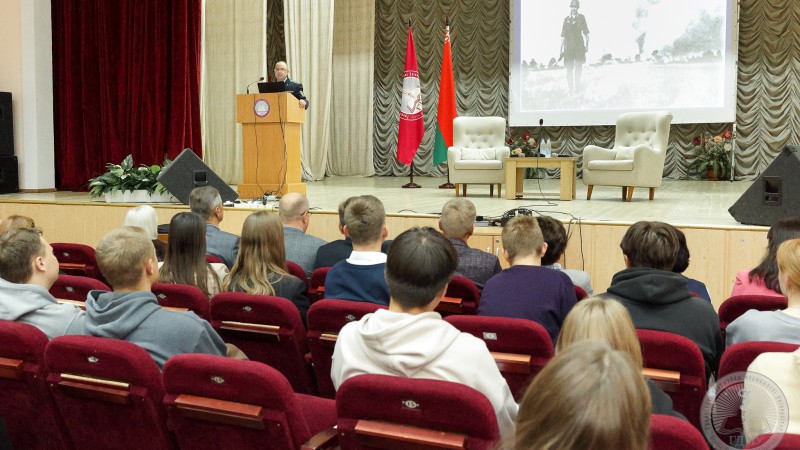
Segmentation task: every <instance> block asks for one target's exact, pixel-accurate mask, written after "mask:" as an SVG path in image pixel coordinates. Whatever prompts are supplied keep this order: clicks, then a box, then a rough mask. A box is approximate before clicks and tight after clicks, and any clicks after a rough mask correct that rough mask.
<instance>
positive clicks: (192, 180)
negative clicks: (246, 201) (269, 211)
mask: <svg viewBox="0 0 800 450" xmlns="http://www.w3.org/2000/svg"><path fill="white" fill-rule="evenodd" d="M158 181H160V182H161V184H163V185H164V187H166V188H167V190H168V191H169V192H170V193H171V194H172V195H174V196H175V198H177V199H178V200H180V201H181V203H183V204H185V205H188V204H189V194H191V192H192V189H194V188H196V187H200V186H214V187H215V188H217V190H218V191H219V195H220V197H222V201H224V202H229V201H230V202H232V201H234V200H236V199H237V198H238V197H239V194H237V193H236V191H234V190H233V189H231V187H230V186H228V184H227V183H225V182H224V181H223V180H222V178H220V177H219V176H217V174H216V173H214V171H213V170H211V169H210V168H209V167H208V166H207V165H206V164H205V163H204V162H203V161H202V160H201V159H200V158H198V157H197V155H195V154H194V152H193V151H192V149H190V148H187V149H184V150H183V151H182V152H181V154H180V155H178V157H177V158H175V159H174V160H173V161H172V162H171V163H170V164H169V165H168V166H167V167H165V168H164V169H162V170H161V173H160V174H159V175H158Z"/></svg>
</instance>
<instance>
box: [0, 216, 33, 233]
mask: <svg viewBox="0 0 800 450" xmlns="http://www.w3.org/2000/svg"><path fill="white" fill-rule="evenodd" d="M35 227H36V224H35V223H34V222H33V219H31V218H30V217H27V216H18V215H13V216H8V217H6V218H5V219H3V221H2V222H0V235H3V234H4V233H6V232H7V231H11V230H15V229H17V228H35Z"/></svg>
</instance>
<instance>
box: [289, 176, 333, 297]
mask: <svg viewBox="0 0 800 450" xmlns="http://www.w3.org/2000/svg"><path fill="white" fill-rule="evenodd" d="M278 208H279V210H278V216H280V218H281V222H282V223H283V239H284V243H285V244H286V259H287V260H288V261H291V262H293V263H296V264H297V265H299V266H300V267H302V268H303V270H304V271H305V272H306V278H310V277H311V272H312V271H313V270H314V259H315V258H316V257H317V250H318V249H319V248H320V247H322V246H323V245H325V244H326V242H325V241H323V240H322V239H320V238H318V237H315V236H311V235H310V234H306V230H307V229H308V222H309V218H310V215H309V213H308V198H306V196H305V195H302V194H298V193H296V192H291V193H288V194H286V195H284V196H283V197H282V198H281V201H280V203H279V204H278ZM304 281H305V280H304Z"/></svg>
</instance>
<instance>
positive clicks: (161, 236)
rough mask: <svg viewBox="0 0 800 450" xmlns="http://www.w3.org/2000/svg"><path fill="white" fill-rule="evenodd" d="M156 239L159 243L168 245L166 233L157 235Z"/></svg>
mask: <svg viewBox="0 0 800 450" xmlns="http://www.w3.org/2000/svg"><path fill="white" fill-rule="evenodd" d="M157 238H158V240H159V241H161V242H163V243H165V244H169V234H167V233H158V236H157Z"/></svg>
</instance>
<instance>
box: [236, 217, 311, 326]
mask: <svg viewBox="0 0 800 450" xmlns="http://www.w3.org/2000/svg"><path fill="white" fill-rule="evenodd" d="M223 290H225V291H230V292H247V293H248V294H257V295H274V296H276V297H283V298H286V299H289V300H290V301H291V302H292V303H294V304H295V306H297V311H298V312H299V313H300V318H301V319H303V323H305V322H306V312H308V308H309V306H311V303H310V302H309V301H308V297H307V295H306V283H305V281H302V280H300V279H299V278H297V277H295V276H292V275H290V274H289V273H288V272H287V271H286V247H285V246H284V241H283V225H282V224H281V220H280V218H279V217H278V215H277V214H275V213H270V212H266V211H260V212H257V213H253V214H250V215H249V216H247V219H245V221H244V225H243V226H242V238H241V241H240V242H239V255H238V256H237V258H236V263H234V265H233V268H231V273H230V274H228V277H227V278H226V279H225V284H224V286H223Z"/></svg>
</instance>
